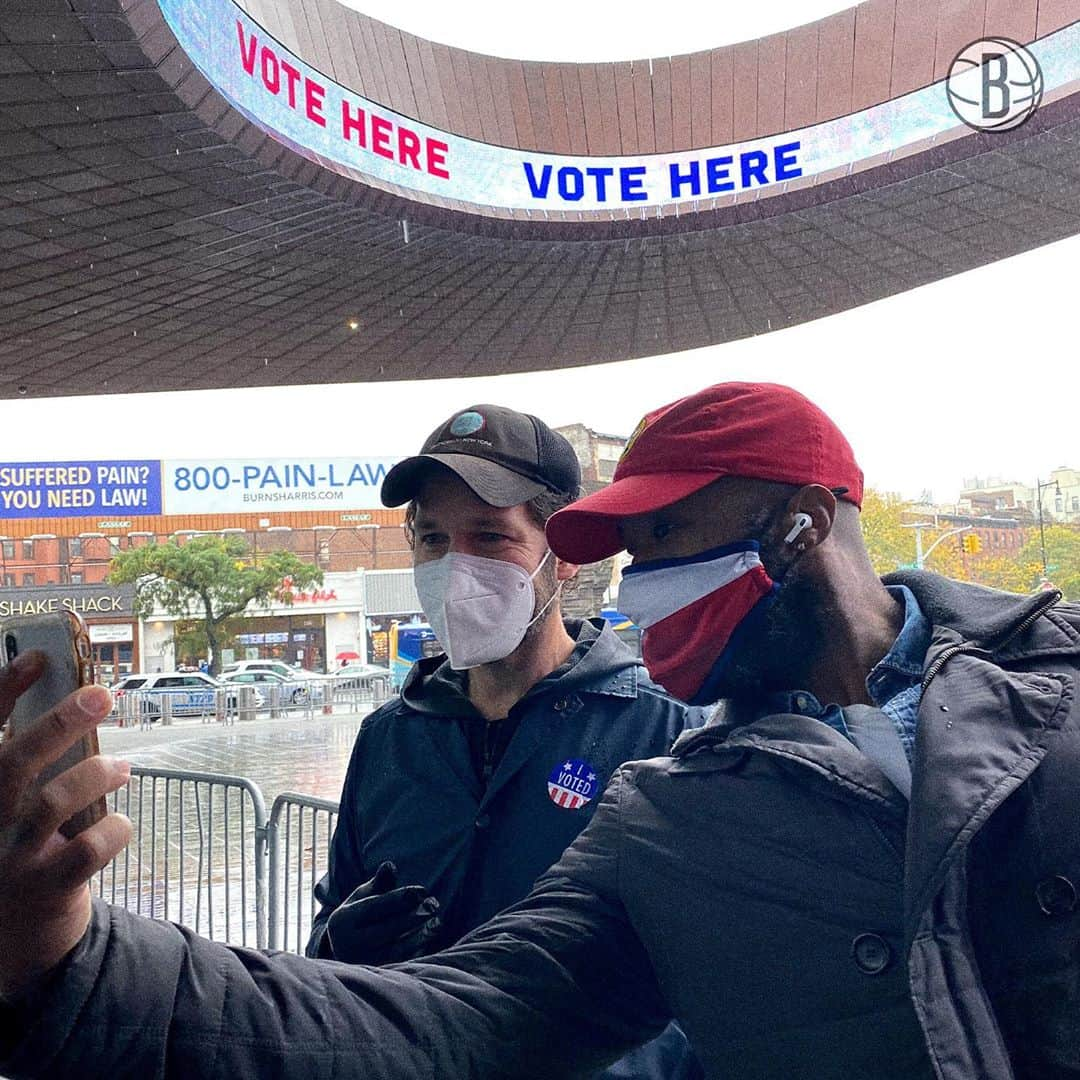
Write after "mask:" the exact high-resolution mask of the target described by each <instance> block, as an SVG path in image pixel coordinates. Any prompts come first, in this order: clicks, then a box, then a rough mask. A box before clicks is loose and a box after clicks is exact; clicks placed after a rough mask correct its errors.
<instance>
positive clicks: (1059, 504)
mask: <svg viewBox="0 0 1080 1080" xmlns="http://www.w3.org/2000/svg"><path fill="white" fill-rule="evenodd" d="M1064 509H1065V500H1064V499H1063V498H1062V497H1061V496H1060V495H1058V496H1057V498H1056V499H1054V513H1055V514H1060V513H1061V511H1062V510H1064Z"/></svg>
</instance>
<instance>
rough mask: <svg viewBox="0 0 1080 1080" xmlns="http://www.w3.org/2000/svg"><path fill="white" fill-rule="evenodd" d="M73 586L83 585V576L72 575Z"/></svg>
mask: <svg viewBox="0 0 1080 1080" xmlns="http://www.w3.org/2000/svg"><path fill="white" fill-rule="evenodd" d="M71 584H72V585H81V584H82V574H72V575H71Z"/></svg>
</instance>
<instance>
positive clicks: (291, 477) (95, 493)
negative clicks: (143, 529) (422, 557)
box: [0, 458, 397, 528]
mask: <svg viewBox="0 0 1080 1080" xmlns="http://www.w3.org/2000/svg"><path fill="white" fill-rule="evenodd" d="M396 461H397V459H396V458H262V459H243V458H198V459H192V460H180V461H58V462H29V463H14V462H9V463H0V520H5V519H26V518H89V517H93V518H97V519H99V521H98V523H97V524H98V527H99V528H100V527H105V526H110V527H111V526H116V527H120V526H125V525H129V524H130V521H120V520H116V521H111V520H106V521H101V520H100V519H102V518H117V519H119V518H121V517H123V518H126V519H130V518H132V517H152V516H158V515H162V514H257V513H261V512H267V511H274V510H281V511H296V510H330V511H337V510H377V509H382V503H381V502H380V501H379V489H380V487H381V486H382V482H383V477H384V476H386V472H387V470H388V469H389V468H390V467H391V466H392V465H393V464H394V463H395V462H396Z"/></svg>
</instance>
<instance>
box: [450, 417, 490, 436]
mask: <svg viewBox="0 0 1080 1080" xmlns="http://www.w3.org/2000/svg"><path fill="white" fill-rule="evenodd" d="M484 422H485V421H484V418H483V417H482V416H481V415H480V414H479V413H478V412H463V413H461V414H460V415H458V416H455V417H454V419H453V420H452V421H451V423H450V434H451V435H475V434H476V432H478V431H479V430H480V429H481V428H482V427H483V426H484Z"/></svg>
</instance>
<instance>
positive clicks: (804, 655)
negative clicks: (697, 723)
mask: <svg viewBox="0 0 1080 1080" xmlns="http://www.w3.org/2000/svg"><path fill="white" fill-rule="evenodd" d="M770 576H771V575H770ZM830 607H831V605H830V604H829V601H828V599H827V598H826V597H824V596H822V594H821V591H820V590H819V588H818V586H817V585H816V583H815V582H814V581H813V580H812V579H811V578H810V577H809V576H808V575H807V574H805V573H803V572H801V571H800V569H799V565H798V564H797V563H796V564H795V565H794V566H792V567H791V568H790V569H789V570H788V572H787V574H786V575H784V578H783V582H782V584H781V585H780V590H779V592H778V593H777V594H776V599H775V600H774V601H773V603H772V604H771V605H769V606H768V607H767V608H766V609H765V610H764V612H763V614H762V617H761V618H758V619H752V620H751V621H749V622H748V623H747V624H745V625H744V626H743V627H740V628H739V630H737V631H736V633H735V634H734V635H733V637H732V640H731V642H730V643H729V646H728V648H729V650H730V651H729V653H728V655H727V657H726V658H725V663H724V665H723V667H722V669H721V670H720V671H719V672H717V673H716V674H715V675H714V676H713V677H712V680H711V681H710V689H711V691H712V693H711V694H710V696H711V697H714V698H715V699H717V700H719V699H720V698H740V697H753V696H757V695H758V694H762V693H771V692H778V691H787V690H798V689H801V688H803V687H805V686H806V685H807V684H808V683H809V681H810V677H811V675H812V674H813V672H814V670H815V669H816V668H817V667H818V665H819V663H820V662H821V659H822V657H823V655H824V649H825V637H826V635H825V630H826V627H827V626H828V622H829V616H830Z"/></svg>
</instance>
